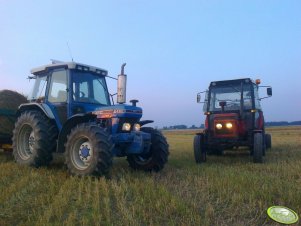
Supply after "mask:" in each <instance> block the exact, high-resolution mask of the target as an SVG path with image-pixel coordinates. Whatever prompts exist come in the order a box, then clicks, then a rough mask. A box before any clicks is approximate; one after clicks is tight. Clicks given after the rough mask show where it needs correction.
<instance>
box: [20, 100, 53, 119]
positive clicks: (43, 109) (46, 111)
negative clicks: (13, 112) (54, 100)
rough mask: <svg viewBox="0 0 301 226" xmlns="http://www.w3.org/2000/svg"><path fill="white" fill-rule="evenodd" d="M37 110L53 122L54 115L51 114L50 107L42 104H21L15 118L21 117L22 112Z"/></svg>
mask: <svg viewBox="0 0 301 226" xmlns="http://www.w3.org/2000/svg"><path fill="white" fill-rule="evenodd" d="M31 110H37V111H41V112H43V113H44V114H45V115H46V116H47V117H48V118H50V119H53V120H55V117H54V114H53V113H52V111H51V109H50V107H49V106H48V105H47V104H44V103H27V104H21V105H20V106H19V109H18V111H17V117H19V116H20V115H21V113H22V112H24V111H31Z"/></svg>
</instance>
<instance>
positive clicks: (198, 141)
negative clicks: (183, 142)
mask: <svg viewBox="0 0 301 226" xmlns="http://www.w3.org/2000/svg"><path fill="white" fill-rule="evenodd" d="M193 149H194V159H195V162H196V163H202V162H206V150H205V147H204V134H198V135H195V137H194V140H193Z"/></svg>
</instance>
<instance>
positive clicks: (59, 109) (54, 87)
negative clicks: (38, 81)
mask: <svg viewBox="0 0 301 226" xmlns="http://www.w3.org/2000/svg"><path fill="white" fill-rule="evenodd" d="M49 78H50V83H49V89H48V97H47V100H48V101H47V102H48V106H49V107H50V108H51V110H52V112H53V114H54V116H55V120H56V122H57V125H58V126H59V127H60V128H61V127H62V125H63V124H64V123H65V122H66V121H67V118H68V107H67V106H68V86H67V84H68V81H67V71H66V70H65V69H55V70H53V71H52V72H51V74H50V76H49Z"/></svg>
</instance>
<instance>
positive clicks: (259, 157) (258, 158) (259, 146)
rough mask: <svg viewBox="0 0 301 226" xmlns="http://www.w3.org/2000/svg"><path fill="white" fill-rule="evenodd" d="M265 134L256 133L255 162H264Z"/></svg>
mask: <svg viewBox="0 0 301 226" xmlns="http://www.w3.org/2000/svg"><path fill="white" fill-rule="evenodd" d="M263 146H264V145H263V136H262V134H261V133H255V134H254V145H253V162H254V163H262V162H263V154H264V153H263V152H264V150H263V148H264V147H263Z"/></svg>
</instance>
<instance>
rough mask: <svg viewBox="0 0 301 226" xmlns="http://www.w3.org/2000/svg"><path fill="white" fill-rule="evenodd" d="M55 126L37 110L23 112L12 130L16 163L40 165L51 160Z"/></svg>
mask: <svg viewBox="0 0 301 226" xmlns="http://www.w3.org/2000/svg"><path fill="white" fill-rule="evenodd" d="M57 133H58V132H57V128H56V126H55V125H54V123H52V122H51V121H50V120H49V119H48V118H47V117H46V116H45V115H43V114H42V113H41V112H39V111H26V112H23V113H22V114H21V115H20V117H19V118H18V119H17V122H16V123H15V129H14V131H13V138H12V141H13V155H14V158H15V160H16V162H17V163H19V164H21V165H29V166H34V167H40V166H45V165H48V164H49V163H50V162H51V160H52V152H53V151H54V150H55V148H56V139H57Z"/></svg>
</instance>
